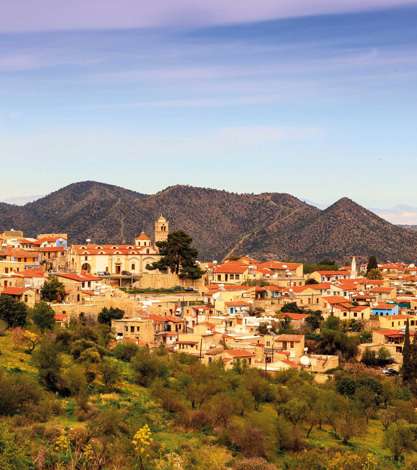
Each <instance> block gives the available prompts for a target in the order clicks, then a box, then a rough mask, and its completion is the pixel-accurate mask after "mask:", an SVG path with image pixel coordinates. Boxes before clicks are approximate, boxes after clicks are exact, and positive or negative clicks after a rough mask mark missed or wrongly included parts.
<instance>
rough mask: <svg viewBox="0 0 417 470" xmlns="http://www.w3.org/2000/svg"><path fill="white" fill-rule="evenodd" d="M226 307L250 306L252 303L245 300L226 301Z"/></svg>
mask: <svg viewBox="0 0 417 470" xmlns="http://www.w3.org/2000/svg"><path fill="white" fill-rule="evenodd" d="M225 305H226V307H249V306H250V305H251V304H250V303H249V302H246V301H245V300H232V301H230V302H225Z"/></svg>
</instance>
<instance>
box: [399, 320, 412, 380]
mask: <svg viewBox="0 0 417 470" xmlns="http://www.w3.org/2000/svg"><path fill="white" fill-rule="evenodd" d="M401 374H402V378H403V382H404V383H405V384H408V385H410V384H411V383H412V381H413V364H412V358H411V344H410V323H409V321H408V320H407V323H406V325H405V334H404V346H403V366H402V368H401Z"/></svg>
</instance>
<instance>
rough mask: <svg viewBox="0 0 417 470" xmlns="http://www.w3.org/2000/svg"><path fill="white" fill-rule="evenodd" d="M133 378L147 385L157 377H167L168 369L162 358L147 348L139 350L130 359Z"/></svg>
mask: <svg viewBox="0 0 417 470" xmlns="http://www.w3.org/2000/svg"><path fill="white" fill-rule="evenodd" d="M131 364H132V368H133V371H134V372H135V380H136V382H137V383H138V384H140V385H143V386H144V387H148V386H149V385H151V383H152V382H153V381H154V380H155V379H157V378H163V377H167V376H168V373H169V370H168V367H167V365H166V364H165V362H164V361H163V359H161V358H160V357H158V356H157V355H156V354H152V353H150V352H149V351H148V350H146V349H143V350H140V351H139V352H138V353H137V354H136V356H135V357H134V358H133V359H132V361H131Z"/></svg>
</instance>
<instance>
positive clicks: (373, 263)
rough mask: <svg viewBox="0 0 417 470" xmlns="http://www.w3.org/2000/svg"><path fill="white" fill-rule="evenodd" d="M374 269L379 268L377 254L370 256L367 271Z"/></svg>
mask: <svg viewBox="0 0 417 470" xmlns="http://www.w3.org/2000/svg"><path fill="white" fill-rule="evenodd" d="M372 269H378V261H377V259H376V256H370V257H369V260H368V266H367V268H366V272H367V273H369V271H371V270H372Z"/></svg>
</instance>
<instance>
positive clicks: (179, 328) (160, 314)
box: [0, 216, 417, 380]
mask: <svg viewBox="0 0 417 470" xmlns="http://www.w3.org/2000/svg"><path fill="white" fill-rule="evenodd" d="M169 233H170V232H169V222H168V221H167V220H166V219H165V218H164V217H163V216H161V217H159V218H158V219H157V220H156V221H155V231H154V234H153V238H151V237H150V236H148V235H147V234H146V233H144V232H141V233H140V234H139V235H138V236H137V237H136V238H135V240H134V241H132V244H131V245H126V244H123V245H111V244H102V245H98V244H94V243H92V242H91V241H87V242H86V244H85V245H71V244H70V243H69V242H70V240H68V237H67V235H66V234H39V235H38V236H37V237H36V238H27V237H25V235H24V233H23V232H21V231H18V230H11V231H6V232H3V233H1V234H0V295H1V296H10V297H12V298H13V299H15V300H17V301H20V302H23V303H24V304H26V305H27V306H28V307H34V306H35V305H37V304H39V302H41V301H45V300H47V301H48V303H49V305H50V307H51V308H52V309H53V311H54V312H55V321H56V323H58V324H59V325H61V326H62V327H65V326H66V325H68V324H69V323H70V322H71V320H74V319H75V320H79V319H80V318H82V319H84V320H85V321H97V318H98V317H99V315H100V312H102V311H103V309H107V310H110V311H115V312H122V313H119V315H118V316H117V315H116V316H115V317H114V318H112V320H111V327H112V331H113V334H114V340H115V342H117V343H119V342H132V343H135V344H137V345H138V346H142V347H148V348H151V349H152V348H159V347H164V348H166V349H167V350H168V351H172V352H180V353H186V354H189V355H192V356H195V357H197V358H198V359H199V360H200V361H201V362H202V363H204V364H209V363H211V362H214V361H220V362H222V363H223V364H224V367H225V368H226V369H228V368H234V367H248V368H257V369H261V370H264V371H267V372H270V373H273V372H278V371H284V370H288V369H299V370H301V369H303V370H307V371H309V372H311V373H313V374H315V375H316V377H317V380H326V374H327V373H328V372H329V371H332V370H335V369H337V368H339V367H341V366H342V364H343V363H345V362H352V361H354V362H357V363H360V362H361V361H362V362H363V363H365V365H375V364H377V365H381V367H380V371H381V373H384V374H385V375H395V374H398V371H399V370H400V368H401V365H402V360H403V346H404V340H405V335H406V334H407V333H406V329H408V330H407V331H409V335H410V336H411V337H412V336H413V335H414V334H415V331H416V326H417V267H416V266H415V265H413V264H410V265H408V264H405V263H396V262H390V263H382V264H377V265H376V266H374V267H372V266H371V267H370V266H369V265H367V264H366V263H360V262H358V261H357V259H356V258H355V257H352V258H351V259H350V263H349V264H348V265H346V266H342V267H337V269H328V267H326V269H320V265H319V264H318V265H316V266H315V268H316V269H314V270H312V269H311V267H309V269H308V272H306V271H305V266H304V265H303V264H302V263H295V262H286V261H282V260H269V261H258V260H256V259H252V258H250V257H248V256H241V257H234V258H232V259H225V260H224V261H222V262H216V261H209V262H208V261H199V267H200V268H201V270H202V273H203V274H202V276H201V277H200V278H199V279H187V278H181V277H180V276H178V275H177V274H176V273H172V272H159V271H158V270H151V269H150V268H149V267H150V265H151V264H152V263H155V262H157V261H158V260H159V259H160V257H161V255H160V253H159V248H158V246H157V244H158V242H164V241H165V242H166V241H167V239H168V237H169ZM51 281H52V282H58V283H59V285H62V286H63V287H64V291H63V294H62V295H61V296H60V297H59V298H55V299H45V296H43V294H42V292H43V291H44V286H45V285H47V284H48V283H50V282H51ZM332 322H333V324H334V322H337V325H338V328H339V329H340V331H342V332H343V335H344V336H345V337H346V338H347V341H348V340H349V339H350V340H352V343H354V344H355V347H354V349H353V350H352V351H351V350H350V349H349V346H348V347H346V348H344V347H343V346H342V347H338V346H337V345H336V346H335V345H329V344H326V343H325V342H324V343H323V339H322V341H321V343H320V342H318V341H314V339H315V337H317V336H318V333H320V328H329V325H331V324H332ZM328 343H330V342H329V341H328ZM370 359H372V360H370Z"/></svg>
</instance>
